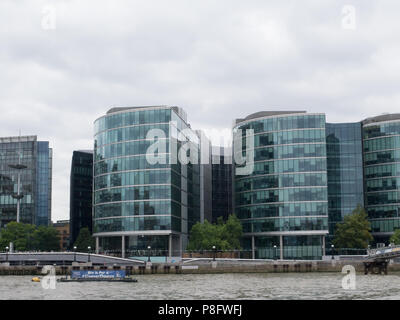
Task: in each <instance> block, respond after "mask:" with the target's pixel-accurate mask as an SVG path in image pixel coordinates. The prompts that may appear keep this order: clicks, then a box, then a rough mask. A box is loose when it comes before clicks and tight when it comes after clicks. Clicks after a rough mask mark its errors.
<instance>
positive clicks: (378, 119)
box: [362, 113, 400, 125]
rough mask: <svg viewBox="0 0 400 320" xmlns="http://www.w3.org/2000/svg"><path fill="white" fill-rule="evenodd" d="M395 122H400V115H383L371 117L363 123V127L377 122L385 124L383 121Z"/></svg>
mask: <svg viewBox="0 0 400 320" xmlns="http://www.w3.org/2000/svg"><path fill="white" fill-rule="evenodd" d="M393 120H400V113H390V114H389V113H388V114H381V115H379V116H376V117H370V118H367V119H365V120H363V121H362V124H363V125H366V124H370V123H375V122H383V121H393Z"/></svg>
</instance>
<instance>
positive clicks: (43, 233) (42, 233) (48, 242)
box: [33, 226, 60, 251]
mask: <svg viewBox="0 0 400 320" xmlns="http://www.w3.org/2000/svg"><path fill="white" fill-rule="evenodd" d="M33 241H34V247H35V249H36V250H40V251H58V250H60V237H59V234H58V231H57V229H56V228H54V227H52V226H49V227H47V226H40V227H38V228H36V230H35V231H34V233H33Z"/></svg>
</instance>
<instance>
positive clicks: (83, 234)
mask: <svg viewBox="0 0 400 320" xmlns="http://www.w3.org/2000/svg"><path fill="white" fill-rule="evenodd" d="M74 246H75V247H76V250H77V251H79V252H88V247H91V248H92V249H93V248H94V247H95V241H94V238H93V237H92V235H91V234H90V231H89V229H88V228H82V229H81V230H80V231H79V235H78V237H77V238H76V240H75V243H74Z"/></svg>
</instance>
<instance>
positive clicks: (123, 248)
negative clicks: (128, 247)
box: [121, 236, 125, 258]
mask: <svg viewBox="0 0 400 320" xmlns="http://www.w3.org/2000/svg"><path fill="white" fill-rule="evenodd" d="M121 253H122V255H121V256H122V258H125V236H122V242H121Z"/></svg>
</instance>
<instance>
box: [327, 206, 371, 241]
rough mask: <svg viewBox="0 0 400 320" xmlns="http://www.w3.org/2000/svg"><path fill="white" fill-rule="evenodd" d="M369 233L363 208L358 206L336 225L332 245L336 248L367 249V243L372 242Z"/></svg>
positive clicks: (369, 229) (369, 226) (369, 228)
mask: <svg viewBox="0 0 400 320" xmlns="http://www.w3.org/2000/svg"><path fill="white" fill-rule="evenodd" d="M370 231H371V225H370V223H369V221H368V219H367V214H366V213H365V210H364V208H363V207H361V205H358V206H357V208H356V209H354V210H353V212H352V214H350V215H348V216H346V217H345V218H344V219H343V222H342V223H339V224H338V225H337V227H336V232H335V238H334V240H333V244H334V245H335V247H336V248H357V249H364V248H367V247H368V243H369V242H370V241H372V240H373V238H372V235H371V233H370Z"/></svg>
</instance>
